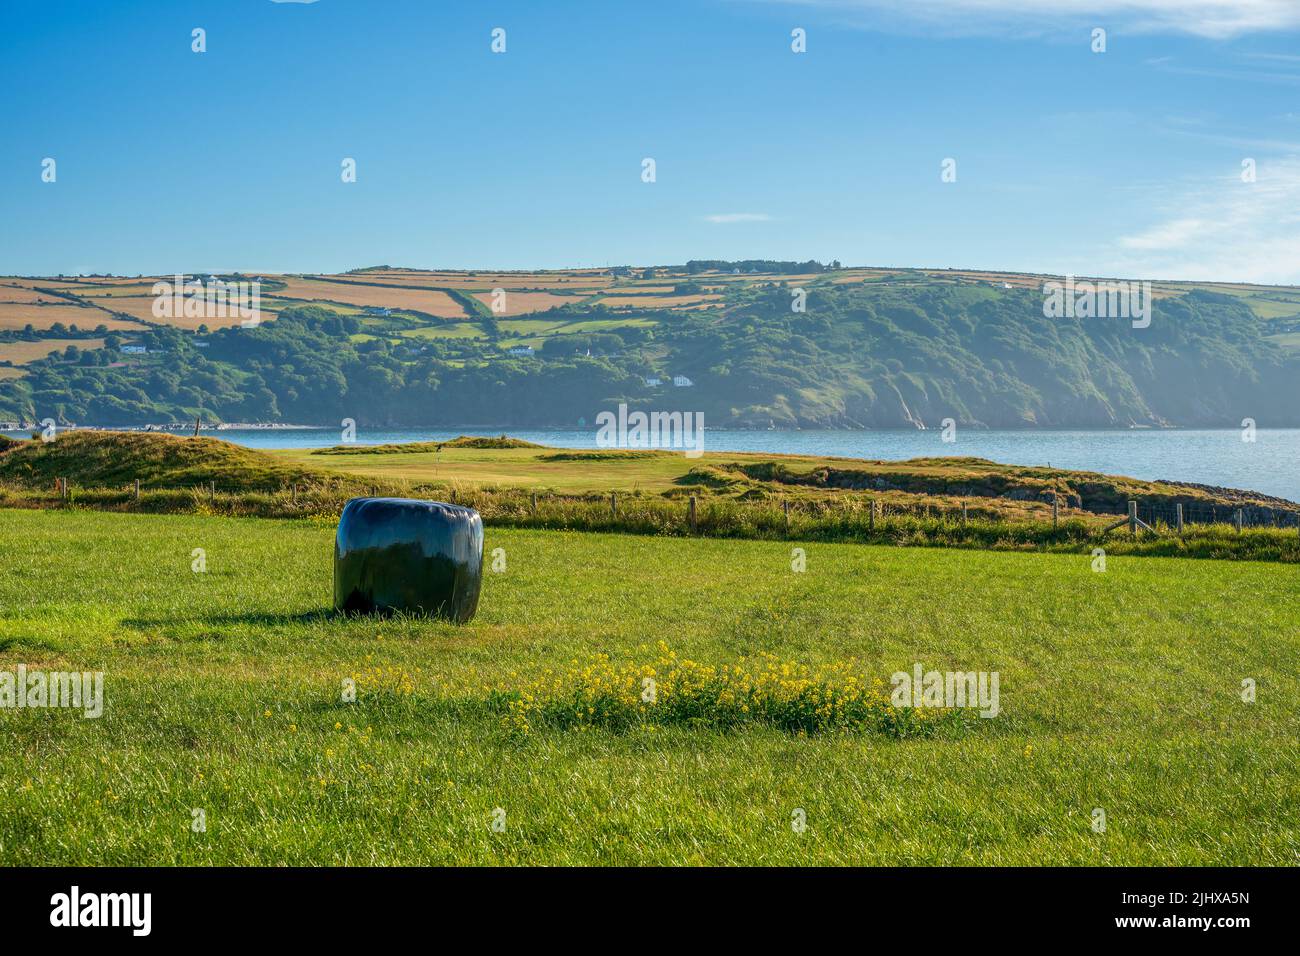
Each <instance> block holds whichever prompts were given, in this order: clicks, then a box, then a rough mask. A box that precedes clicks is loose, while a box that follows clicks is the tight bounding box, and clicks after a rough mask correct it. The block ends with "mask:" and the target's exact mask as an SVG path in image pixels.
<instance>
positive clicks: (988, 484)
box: [715, 458, 1300, 520]
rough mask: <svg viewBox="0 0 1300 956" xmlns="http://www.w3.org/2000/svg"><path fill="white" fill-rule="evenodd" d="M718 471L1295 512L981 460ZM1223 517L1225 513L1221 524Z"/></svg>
mask: <svg viewBox="0 0 1300 956" xmlns="http://www.w3.org/2000/svg"><path fill="white" fill-rule="evenodd" d="M715 470H720V471H721V472H722V473H731V474H735V475H743V476H744V477H746V478H749V479H751V480H754V481H762V482H767V483H770V484H773V485H778V486H779V485H787V486H802V487H807V488H817V489H833V490H840V491H901V492H905V493H907V494H912V495H948V496H955V497H959V498H999V499H1006V500H1010V501H1031V502H1033V501H1036V502H1042V503H1050V502H1051V501H1052V499H1053V497H1054V496H1055V497H1057V498H1058V500H1059V501H1060V502H1061V504H1062V505H1063V506H1065V507H1069V508H1077V509H1082V510H1084V511H1089V512H1092V513H1094V514H1123V513H1124V512H1125V511H1126V510H1127V508H1128V502H1129V501H1131V500H1141V501H1142V502H1143V504H1144V505H1154V506H1157V507H1161V508H1167V509H1172V508H1173V506H1174V505H1176V504H1181V505H1183V506H1184V507H1186V508H1199V509H1204V508H1208V507H1219V508H1225V509H1233V508H1243V509H1246V510H1247V511H1248V512H1249V511H1251V510H1252V509H1253V510H1254V511H1255V512H1258V513H1259V514H1260V515H1267V516H1268V517H1270V518H1272V517H1276V516H1281V515H1295V514H1297V513H1300V508H1297V506H1296V505H1295V503H1294V502H1290V501H1285V500H1283V499H1280V498H1273V497H1270V496H1268V495H1262V494H1258V493H1256V492H1252V491H1240V490H1236V489H1231V488H1211V487H1209V486H1205V485H1193V484H1183V483H1178V482H1168V481H1141V480H1139V479H1136V478H1127V477H1124V476H1121V475H1104V474H1100V473H1098V472H1089V471H1069V470H1066V469H1057V468H1034V467H1027V466H1021V465H1004V464H1000V463H998V462H994V461H989V460H987V459H984V458H913V459H909V460H907V461H879V462H877V461H871V462H867V461H864V462H860V463H849V462H847V461H846V462H845V464H844V465H843V466H836V465H817V466H814V467H812V468H808V469H804V470H799V469H797V468H796V467H794V466H793V465H792V464H791V463H787V462H783V461H775V460H774V461H761V462H745V463H741V462H729V463H726V464H722V465H720V466H718V469H715ZM1226 517H1227V515H1226V514H1225V520H1226Z"/></svg>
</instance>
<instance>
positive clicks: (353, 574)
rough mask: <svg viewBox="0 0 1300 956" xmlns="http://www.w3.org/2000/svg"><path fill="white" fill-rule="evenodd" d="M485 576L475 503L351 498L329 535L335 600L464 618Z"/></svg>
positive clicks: (345, 606)
mask: <svg viewBox="0 0 1300 956" xmlns="http://www.w3.org/2000/svg"><path fill="white" fill-rule="evenodd" d="M482 583H483V519H482V518H480V517H479V513H478V512H477V511H475V510H474V509H473V508H462V507H460V506H459V505H449V504H446V503H444V502H441V501H417V500H414V499H411V498H353V499H352V500H351V501H349V502H348V503H347V505H346V506H345V507H344V508H343V515H342V516H341V517H340V518H339V531H338V536H337V537H336V538H335V541H334V607H335V608H336V609H338V610H340V611H344V612H360V613H372V612H378V613H381V614H391V613H393V612H394V611H405V612H407V613H412V614H429V615H434V616H437V617H444V618H449V619H450V620H453V621H456V622H458V623H462V624H463V623H464V622H466V621H468V620H469V619H470V618H472V617H473V616H474V612H475V611H476V610H477V609H478V594H479V588H480V586H481V585H482Z"/></svg>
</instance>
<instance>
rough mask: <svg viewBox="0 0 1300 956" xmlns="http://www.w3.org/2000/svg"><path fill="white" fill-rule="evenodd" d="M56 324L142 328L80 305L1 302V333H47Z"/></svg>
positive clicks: (84, 327)
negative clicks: (8, 330)
mask: <svg viewBox="0 0 1300 956" xmlns="http://www.w3.org/2000/svg"><path fill="white" fill-rule="evenodd" d="M56 323H62V324H63V325H65V326H68V327H71V326H74V325H75V326H77V328H79V329H83V330H89V329H96V328H98V327H99V326H101V325H103V326H106V327H107V328H108V329H110V330H113V329H138V328H139V326H138V325H136V324H135V323H134V322H129V321H126V320H124V319H119V318H115V317H113V316H112V315H110V314H109V313H107V312H105V311H103V310H102V309H91V308H83V307H82V306H78V305H16V304H4V303H0V331H5V330H7V329H23V328H26V327H27V326H28V325H30V326H32V327H33V328H35V329H36V330H37V331H45V330H47V329H49V328H50V327H51V326H53V325H55V324H56Z"/></svg>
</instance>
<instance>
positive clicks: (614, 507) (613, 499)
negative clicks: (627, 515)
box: [609, 491, 618, 518]
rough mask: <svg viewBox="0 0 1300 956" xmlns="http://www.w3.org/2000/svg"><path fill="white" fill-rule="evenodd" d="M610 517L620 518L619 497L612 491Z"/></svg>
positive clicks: (610, 494)
mask: <svg viewBox="0 0 1300 956" xmlns="http://www.w3.org/2000/svg"><path fill="white" fill-rule="evenodd" d="M609 516H610V517H611V518H617V517H618V497H617V496H616V495H615V494H614V492H612V491H611V492H610V493H609Z"/></svg>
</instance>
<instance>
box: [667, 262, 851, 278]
mask: <svg viewBox="0 0 1300 956" xmlns="http://www.w3.org/2000/svg"><path fill="white" fill-rule="evenodd" d="M838 268H840V262H839V260H838V259H836V260H835V261H834V262H831V263H830V264H829V265H822V264H821V263H820V262H818V261H817V260H816V259H809V260H808V261H807V262H785V261H779V260H776V259H737V260H735V261H734V262H733V261H729V260H727V259H691V260H690V261H689V262H687V263H686V271H687V272H689V273H691V274H692V275H694V274H696V273H699V272H734V271H736V270H737V269H738V270H740V271H741V272H775V273H778V274H780V275H804V274H806V273H812V272H826V271H828V270H830V269H838Z"/></svg>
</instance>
